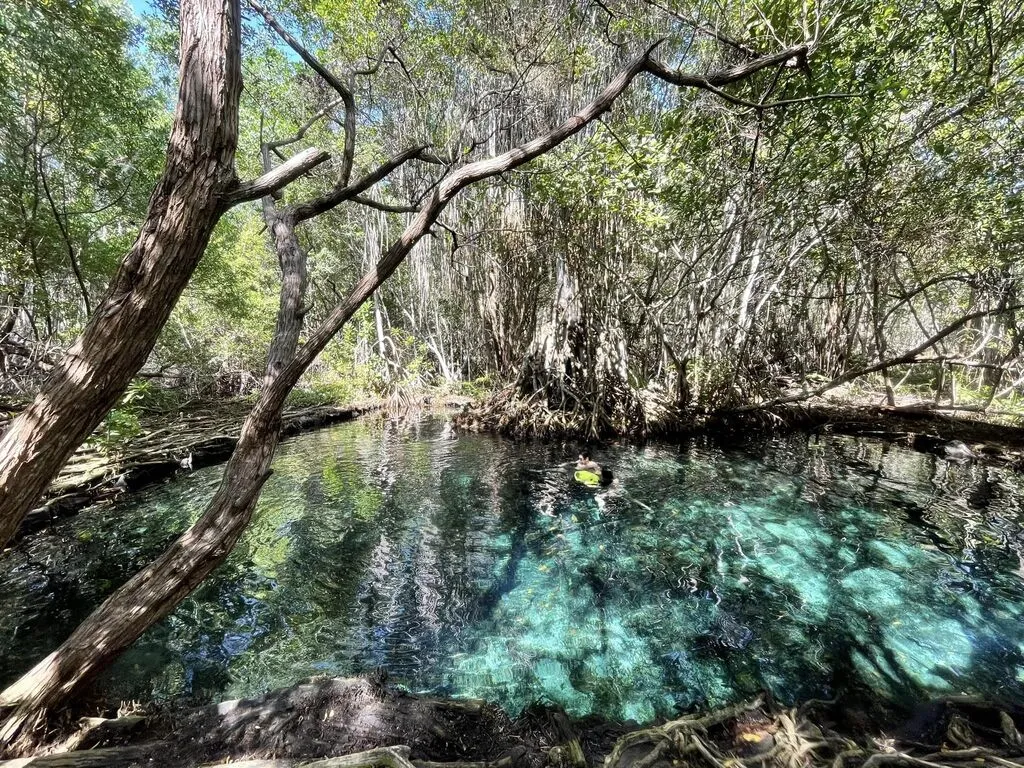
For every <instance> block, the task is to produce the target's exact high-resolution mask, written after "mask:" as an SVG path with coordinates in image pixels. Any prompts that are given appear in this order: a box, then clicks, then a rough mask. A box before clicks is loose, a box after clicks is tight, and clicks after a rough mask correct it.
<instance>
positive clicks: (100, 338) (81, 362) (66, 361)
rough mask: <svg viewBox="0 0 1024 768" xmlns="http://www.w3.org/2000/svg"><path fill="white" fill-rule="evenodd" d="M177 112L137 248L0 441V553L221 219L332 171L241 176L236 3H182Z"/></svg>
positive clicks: (141, 347)
mask: <svg viewBox="0 0 1024 768" xmlns="http://www.w3.org/2000/svg"><path fill="white" fill-rule="evenodd" d="M180 16H181V52H182V53H181V67H180V85H179V91H178V104H177V108H176V110H175V115H174V124H173V127H172V129H171V136H170V140H169V142H168V146H167V163H166V166H165V169H164V172H163V175H162V176H161V178H160V180H159V182H158V183H157V186H156V189H155V190H154V191H153V194H152V196H151V197H150V200H149V209H148V212H147V214H146V220H145V222H144V223H143V225H142V230H141V232H140V233H139V237H138V239H137V240H136V241H135V244H134V245H133V246H132V249H131V251H129V253H128V255H127V256H126V257H125V259H124V261H123V262H122V263H121V266H120V267H119V268H118V271H117V274H116V275H115V276H114V278H113V280H112V281H111V284H110V286H109V288H108V289H107V293H106V295H105V296H104V298H103V300H102V302H101V303H100V305H99V306H98V307H97V308H96V312H95V313H94V314H93V316H92V317H91V319H90V320H89V323H88V325H86V327H85V330H84V331H83V332H82V335H81V336H79V338H78V339H77V340H76V341H75V343H74V345H73V346H72V347H71V349H69V350H68V352H67V354H66V355H65V356H64V358H63V360H62V361H61V362H60V364H59V365H58V366H57V368H56V369H55V371H54V372H53V374H52V375H51V377H50V379H49V381H47V383H46V385H45V386H44V387H43V389H42V390H41V391H40V393H39V395H38V396H37V397H36V399H35V401H34V402H33V403H32V405H31V406H30V407H29V408H28V409H27V410H26V411H25V412H24V413H23V414H22V415H20V416H19V417H18V418H17V419H15V421H14V423H13V424H12V425H11V427H10V429H9V430H8V431H7V433H6V434H5V435H4V436H3V439H2V440H0V548H3V546H4V545H5V544H6V543H7V542H8V541H10V539H11V537H12V536H13V535H14V534H15V532H16V531H17V529H18V526H19V525H20V523H21V521H22V520H23V519H24V517H25V515H26V514H27V513H28V511H29V510H30V509H31V508H32V505H33V504H34V503H35V501H36V500H37V499H38V498H39V496H40V495H41V494H42V493H43V491H45V490H46V487H47V485H48V484H49V483H50V481H51V480H52V479H53V477H55V476H56V474H57V472H58V471H59V470H60V468H61V467H62V466H63V465H64V462H65V461H66V460H67V458H68V456H70V455H71V453H72V452H73V451H74V450H75V449H76V448H77V447H78V446H79V445H81V444H82V442H83V441H84V440H85V439H86V438H87V437H88V436H89V434H91V433H92V431H93V430H94V429H95V428H96V427H97V425H98V424H99V423H100V422H101V421H102V420H103V417H104V416H105V415H106V414H107V412H108V411H109V410H110V409H111V408H112V407H113V406H114V405H115V404H116V403H117V400H118V398H119V397H120V395H121V393H122V392H123V391H124V389H125V387H126V386H127V385H128V383H129V382H130V381H131V379H132V377H133V376H134V375H135V374H136V373H137V372H138V370H139V369H140V368H141V367H142V366H143V364H144V363H145V362H146V358H147V357H148V356H149V353H150V352H151V351H152V349H153V346H154V344H155V343H156V340H157V337H158V336H159V335H160V331H161V330H162V329H163V327H164V325H165V324H166V322H167V319H168V317H169V316H170V314H171V310H173V308H174V305H175V304H176V303H177V300H178V298H179V297H180V296H181V293H182V291H183V290H184V289H185V286H186V285H187V284H188V281H189V279H190V278H191V276H192V273H193V272H194V271H195V268H196V266H197V265H198V264H199V261H200V259H201V258H202V256H203V252H204V251H205V249H206V245H207V243H208V242H209V239H210V235H211V233H212V232H213V228H214V226H215V225H216V223H217V221H218V220H219V219H220V217H221V215H222V214H223V213H224V212H225V211H226V210H227V209H228V208H229V207H230V206H232V205H234V204H237V203H239V202H244V201H246V200H255V199H259V198H260V197H261V196H263V195H265V194H267V192H268V191H271V190H273V189H278V188H280V187H282V186H284V185H285V184H287V183H288V182H289V181H291V180H292V179H294V178H297V177H298V176H300V175H302V174H303V173H305V172H306V171H308V170H309V169H310V168H312V167H314V166H316V165H317V164H319V163H320V162H323V161H324V160H326V159H327V155H326V153H323V152H319V151H317V150H314V149H310V150H307V151H306V152H303V153H300V154H299V155H297V156H296V157H294V158H293V159H292V160H291V161H289V162H288V163H285V164H284V165H282V166H281V167H280V168H278V169H276V170H275V171H274V172H273V173H270V174H267V175H266V176H263V177H260V178H259V179H256V180H254V181H250V182H247V183H245V184H240V183H239V182H238V179H237V177H236V176H235V170H234V160H235V148H236V145H237V142H238V99H239V94H240V93H241V89H242V74H241V48H240V34H241V33H240V29H241V27H240V18H241V16H240V9H239V4H238V0H183V2H182V3H181V11H180Z"/></svg>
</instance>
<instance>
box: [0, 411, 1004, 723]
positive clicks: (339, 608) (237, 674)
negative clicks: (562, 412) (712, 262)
mask: <svg viewBox="0 0 1024 768" xmlns="http://www.w3.org/2000/svg"><path fill="white" fill-rule="evenodd" d="M575 453H576V452H575V451H574V450H570V449H569V448H560V447H558V446H553V445H545V444H538V443H513V442H510V441H506V440H502V439H498V438H493V437H488V436H476V435H474V436H463V437H460V438H458V439H455V440H452V439H448V438H447V437H446V436H444V435H443V434H442V431H441V424H440V422H437V421H431V420H426V421H423V422H417V423H412V424H406V425H404V426H403V427H401V428H400V427H398V426H396V425H394V424H389V423H388V422H386V421H364V422H358V423H353V424H346V425H342V426H340V427H337V428H334V429H329V430H324V431H321V432H316V433H310V434H308V435H305V436H302V437H300V438H298V439H296V440H293V441H290V442H288V443H286V444H285V445H284V446H283V447H282V450H281V452H280V455H279V456H278V458H277V460H276V462H275V474H274V476H273V478H272V479H271V481H270V482H268V484H267V486H266V489H265V491H264V494H263V497H262V499H261V502H260V506H259V509H258V511H257V514H256V515H255V517H254V520H253V523H252V526H251V527H250V529H249V530H248V531H247V533H246V535H245V537H244V538H243V540H242V542H241V543H240V545H239V547H238V549H237V551H236V552H234V553H233V554H232V556H231V557H230V558H229V560H228V561H227V562H226V563H225V564H224V566H223V567H222V568H221V569H219V570H218V571H217V572H216V573H215V574H214V576H213V577H211V579H209V580H208V581H207V582H206V583H204V584H203V585H202V586H201V587H200V589H199V590H197V592H196V593H195V594H193V595H192V596H191V597H190V598H189V599H188V600H186V601H185V602H184V603H183V604H182V605H181V606H180V607H179V609H178V610H177V611H175V613H174V614H172V615H171V616H170V617H169V618H168V619H167V620H166V621H164V622H163V623H162V624H161V625H159V626H158V627H155V628H154V629H153V630H152V631H151V632H150V633H148V634H147V635H146V636H145V637H143V638H142V639H141V640H140V641H139V642H138V643H136V645H135V646H134V647H133V648H132V649H131V651H130V652H129V653H127V654H126V655H125V657H124V658H123V659H122V660H121V661H120V662H119V663H118V664H117V665H116V667H115V668H114V669H113V670H112V671H111V673H110V674H109V675H108V676H107V677H106V678H105V679H104V680H103V682H102V684H103V686H104V688H105V690H106V691H107V693H108V694H109V695H111V696H117V697H121V698H150V697H168V696H171V697H177V696H187V697H191V698H193V699H198V700H212V699H219V698H230V697H236V696H248V695H252V694H254V693H258V692H260V691H263V690H267V689H270V688H274V687H279V686H284V685H289V684H291V683H294V682H295V681H297V680H299V679H302V678H304V677H308V676H311V675H315V674H329V675H346V674H352V673H360V672H372V671H376V670H383V671H385V672H387V674H388V675H389V676H390V677H391V679H392V680H395V681H398V682H401V683H404V684H405V685H407V686H409V687H410V688H413V689H415V690H428V691H436V692H444V693H449V694H454V695H459V696H471V697H480V698H486V699H490V700H492V701H496V702H497V703H499V704H501V705H502V706H504V707H506V708H507V709H509V710H510V711H512V712H516V711H519V710H520V709H522V708H524V707H526V706H528V705H530V704H531V703H533V702H535V701H542V702H551V703H556V704H559V705H561V706H563V707H565V708H566V709H567V710H568V711H569V712H570V713H571V714H576V715H585V714H588V713H591V712H595V713H599V714H602V715H606V716H610V717H620V718H630V719H634V720H637V721H645V720H650V719H652V718H654V717H656V716H658V715H669V714H672V713H673V712H675V711H677V710H679V709H686V708H690V707H693V706H700V705H709V706H714V705H720V704H724V703H728V702H730V701H734V700H736V699H739V698H742V697H745V696H749V695H751V694H753V693H755V692H757V691H760V690H762V689H768V690H770V691H772V692H773V693H774V694H775V695H776V697H778V698H780V699H781V700H783V701H794V700H798V699H802V698H807V697H817V696H824V697H831V696H833V695H834V694H836V693H843V694H845V695H846V696H847V697H848V698H850V699H851V700H853V699H862V700H864V701H870V702H883V703H884V704H885V705H886V706H889V707H896V708H911V707H913V706H914V705H915V704H916V703H917V702H919V701H921V700H923V699H927V698H929V697H934V696H937V695H948V694H958V693H979V694H984V695H987V696H993V697H1005V698H1015V697H1016V698H1018V699H1019V698H1020V697H1022V696H1024V683H1022V681H1024V630H1022V629H1021V627H1022V626H1024V624H1022V622H1021V618H1022V614H1024V588H1022V584H1024V582H1022V573H1024V570H1022V569H1024V565H1022V563H1024V560H1022V558H1021V552H1022V549H1024V546H1022V545H1024V534H1022V527H1021V519H1022V518H1021V508H1020V501H1021V499H1022V498H1024V488H1022V487H1021V479H1020V478H1019V477H1018V476H1016V475H1013V474H1010V473H1007V472H1005V471H1002V470H998V469H993V468H990V467H979V466H974V465H953V464H948V463H947V462H944V461H942V460H940V459H937V458H935V457H934V456H931V455H925V454H920V453H914V452H911V451H908V450H904V449H901V448H898V447H894V446H891V445H886V444H883V443H877V442H871V441H865V440H856V439H852V438H810V439H809V438H806V437H804V438H800V437H793V438H787V439H770V440H765V441H761V442H759V443H757V444H750V445H746V446H740V447H729V448H722V447H712V446H709V445H706V444H701V443H699V442H698V443H693V444H688V445H687V446H671V445H657V444H652V445H648V446H646V447H643V448H636V447H628V448H623V447H620V448H615V449H610V450H608V451H606V452H605V453H604V454H603V455H599V456H597V457H596V458H597V459H598V460H599V461H604V462H608V463H610V464H612V465H613V466H614V469H615V471H616V475H617V477H618V478H619V484H618V485H617V486H615V487H613V488H611V489H604V490H601V491H598V492H595V491H592V490H588V489H584V488H582V487H581V486H578V485H576V484H575V483H574V482H573V480H572V472H571V462H570V463H569V464H566V463H565V462H566V461H567V459H572V458H573V457H574V456H575ZM218 472H219V468H209V469H205V470H199V471H197V472H195V473H192V474H190V475H188V476H187V477H186V478H183V479H181V480H179V481H177V482H175V483H171V484H168V485H166V486H162V487H159V488H154V489H151V490H149V491H146V492H144V493H141V494H139V495H137V496H136V497H133V498H132V499H130V500H128V501H126V502H124V503H121V504H118V505H114V506H111V507H108V508H102V509H96V510H93V511H91V512H88V513H85V514H82V515H80V516H79V517H77V518H75V519H72V520H69V521H67V522H65V523H64V524H62V525H60V526H58V527H56V528H54V529H53V530H52V531H50V532H47V533H44V534H41V535H39V536H36V537H30V538H28V539H26V540H24V541H23V542H21V543H20V544H18V545H17V546H16V547H14V548H13V549H12V550H10V551H9V552H7V553H6V554H4V555H3V557H2V560H0V569H2V570H0V572H2V573H3V574H4V576H3V578H4V580H3V582H2V583H0V683H3V682H6V681H8V680H10V679H13V678H14V677H15V676H16V675H17V674H18V673H19V672H21V671H23V670H24V669H26V668H27V667H28V666H29V665H30V664H31V663H32V662H34V661H35V660H38V658H39V657H40V656H41V655H43V654H44V653H45V652H47V651H48V650H49V649H51V648H53V647H55V645H56V644H57V643H58V642H59V641H60V640H61V639H62V638H63V637H64V636H65V635H66V634H67V633H68V632H70V630H71V629H72V628H73V626H74V625H75V624H76V623H77V622H78V621H79V620H80V619H81V618H83V617H84V616H85V615H86V614H87V613H88V611H89V610H91V609H92V607H94V606H95V605H97V604H98V603H99V602H100V601H101V600H102V599H103V598H104V597H105V596H106V595H107V594H109V592H110V591H111V590H112V589H114V588H115V587H116V586H117V585H118V584H120V583H122V582H123V581H124V580H126V579H127V578H128V577H129V576H130V575H131V574H132V573H133V572H134V571H135V570H136V569H138V568H139V567H141V566H142V565H143V564H144V563H146V562H147V561H148V560H150V559H151V558H152V557H154V556H155V555H156V554H157V553H158V552H159V551H160V550H161V548H162V547H163V546H164V545H165V544H166V543H167V542H168V541H169V540H170V539H171V538H172V537H173V536H174V535H175V533H176V532H178V531H180V530H182V529H183V528H184V527H185V526H186V525H188V523H189V522H190V521H191V520H192V519H194V518H195V516H196V515H197V514H198V513H199V511H200V510H201V509H202V506H203V504H204V503H205V501H206V500H207V499H208V498H209V496H210V494H211V493H212V490H213V488H214V486H215V484H216V481H217V473H218Z"/></svg>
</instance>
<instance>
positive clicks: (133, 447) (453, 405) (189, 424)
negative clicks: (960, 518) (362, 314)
mask: <svg viewBox="0 0 1024 768" xmlns="http://www.w3.org/2000/svg"><path fill="white" fill-rule="evenodd" d="M438 405H440V406H441V407H443V408H446V409H460V408H461V410H460V411H458V412H457V413H456V414H455V417H454V419H453V421H455V423H456V424H458V423H459V421H460V420H463V419H466V416H467V414H469V419H468V422H469V423H470V424H472V426H469V427H467V426H465V425H463V426H457V427H456V429H457V431H465V432H488V431H491V432H495V433H497V434H505V435H506V436H508V437H511V438H512V439H521V438H522V437H523V436H517V435H514V434H513V435H509V434H507V433H506V432H502V431H501V430H495V429H489V428H488V425H487V424H486V423H485V422H482V421H478V420H476V419H475V418H474V417H473V416H472V413H473V411H472V408H473V407H475V406H474V405H472V404H471V403H470V402H467V401H465V400H461V399H453V398H449V399H446V400H443V401H441V402H440V403H432V402H431V401H430V399H429V398H428V399H425V401H424V402H423V407H424V408H431V407H437V406H438ZM237 406H238V403H222V404H217V405H215V406H213V407H211V408H208V409H207V410H205V411H199V412H197V413H194V414H190V415H184V414H179V417H178V418H177V419H169V420H168V419H166V418H163V419H158V420H157V419H155V420H151V421H150V423H149V424H147V426H148V427H149V429H147V431H146V432H145V433H144V434H143V435H141V436H140V437H139V438H136V439H135V440H133V441H131V442H130V443H129V444H128V445H127V446H126V447H125V449H124V450H123V451H121V452H119V453H116V454H112V455H103V454H101V453H100V452H99V451H97V450H95V449H91V448H85V449H80V450H79V451H78V452H76V453H75V455H74V456H73V457H72V459H71V460H70V461H69V462H68V464H67V465H66V466H65V468H64V470H62V471H61V473H60V475H59V476H58V477H57V480H56V481H55V482H54V484H53V486H51V488H50V490H49V491H48V492H47V495H46V497H44V500H43V503H42V504H40V505H39V506H37V507H36V508H34V509H33V510H32V511H31V512H30V513H29V515H27V516H26V518H25V520H24V522H23V523H22V525H21V528H20V529H19V532H18V536H17V537H16V538H21V537H22V536H25V535H29V534H32V533H35V532H37V531H39V530H42V529H44V528H46V527H48V526H49V525H51V524H53V523H55V522H57V521H58V520H61V519H63V518H66V517H70V516H72V515H74V514H76V513H77V512H79V511H81V510H82V509H84V508H85V507H88V506H91V505H93V504H97V503H103V502H108V501H112V500H114V499H118V498H122V497H123V496H124V495H125V494H127V493H132V492H135V491H138V490H141V489H143V488H146V487H149V486H152V485H155V484H157V483H160V482H162V481H165V480H167V479H169V478H172V477H174V476H175V475H176V474H177V473H178V472H179V470H181V469H182V463H181V462H182V459H183V458H184V457H186V456H189V457H191V464H190V468H193V469H198V468H200V467H206V466H210V465H213V464H218V463H222V462H224V461H226V460H227V459H228V458H229V457H230V455H231V452H232V451H233V450H234V447H235V443H236V442H237V439H238V432H239V430H240V428H241V425H242V422H243V421H244V418H245V414H246V413H247V411H248V406H247V405H246V406H245V408H243V409H239V408H238V407H237ZM387 407H388V404H387V403H386V402H384V401H372V402H364V403H357V404H352V405H345V406H339V405H316V406H309V407H304V408H290V409H288V410H286V412H285V414H284V426H283V430H282V439H287V438H289V437H293V436H295V435H298V434H301V433H304V432H308V431H312V430H315V429H320V428H323V427H327V426H331V425H334V424H339V423H343V422H346V421H351V420H353V419H356V418H359V417H361V416H364V415H366V414H368V413H371V412H381V411H385V410H386V409H387ZM798 432H806V433H807V434H825V435H827V434H842V435H848V436H851V437H863V438H868V439H874V440H883V441H886V442H890V443H893V444H896V445H902V446H904V447H907V448H911V449H913V450H917V451H921V452H924V453H930V454H933V455H935V456H938V457H939V458H943V459H948V460H952V461H959V462H967V461H971V462H978V463H982V464H995V465H999V466H1004V467H1008V468H1010V469H1012V470H1015V471H1021V470H1024V428H1020V427H1014V426H1010V425H1006V424H1000V423H996V422H990V421H984V420H979V419H972V418H963V417H960V416H955V415H948V414H946V413H942V412H938V411H935V410H932V409H928V408H915V407H888V406H874V405H870V406H866V405H845V404H833V403H816V404H798V405H786V406H776V407H774V408H772V409H766V410H745V411H739V410H732V411H719V412H715V413H710V414H703V415H699V416H697V415H694V416H690V417H686V418H684V419H679V420H676V421H674V422H672V423H670V424H667V425H664V426H663V427H662V428H660V429H658V430H657V431H654V432H652V433H651V434H649V435H646V436H642V437H641V436H635V435H619V436H615V435H609V436H608V437H607V438H605V439H609V440H626V441H634V442H638V443H643V442H646V441H647V440H667V441H675V440H685V439H690V438H695V437H706V438H708V439H710V440H712V441H717V442H723V443H733V442H736V441H744V440H750V439H757V438H763V437H766V436H770V435H773V434H794V433H798ZM158 438H159V439H158ZM540 439H548V440H553V439H580V438H579V436H574V435H573V434H570V433H566V434H557V435H555V434H552V435H547V436H544V437H541V438H540ZM595 442H601V440H597V441H595ZM957 443H961V444H962V445H961V446H957V445H956V444H957ZM964 450H966V451H967V452H969V453H968V454H967V455H965V454H964V453H962V451H964Z"/></svg>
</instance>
